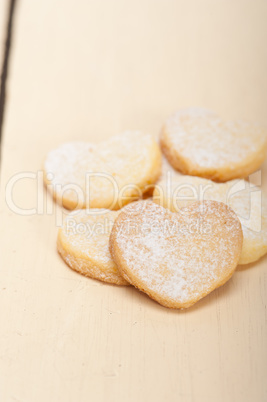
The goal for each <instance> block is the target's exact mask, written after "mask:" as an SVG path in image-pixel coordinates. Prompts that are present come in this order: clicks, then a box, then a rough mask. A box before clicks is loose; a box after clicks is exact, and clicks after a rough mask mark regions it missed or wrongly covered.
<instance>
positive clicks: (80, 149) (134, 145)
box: [45, 131, 161, 207]
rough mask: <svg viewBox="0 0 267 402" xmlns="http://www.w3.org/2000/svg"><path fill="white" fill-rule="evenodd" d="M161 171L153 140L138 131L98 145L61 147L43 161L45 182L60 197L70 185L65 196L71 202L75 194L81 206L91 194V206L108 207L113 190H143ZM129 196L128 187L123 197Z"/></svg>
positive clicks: (158, 152)
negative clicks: (81, 199)
mask: <svg viewBox="0 0 267 402" xmlns="http://www.w3.org/2000/svg"><path fill="white" fill-rule="evenodd" d="M160 169H161V166H160V151H159V149H158V147H157V144H156V142H155V140H154V139H153V137H152V136H151V135H149V134H144V133H142V132H140V131H127V132H125V133H123V134H122V135H119V136H115V137H112V138H111V139H109V140H107V141H105V142H101V143H99V144H91V143H87V142H70V143H66V144H62V145H61V146H60V147H58V148H57V149H54V150H52V151H51V152H50V153H49V154H48V156H47V159H46V161H45V172H46V175H47V176H48V177H47V182H48V183H51V184H52V186H53V188H54V190H55V191H56V192H58V193H59V195H60V194H61V192H63V190H62V187H64V186H70V188H65V189H64V196H65V197H67V198H69V199H70V200H71V201H73V202H74V201H75V200H76V199H77V192H78V193H79V194H81V195H82V196H83V197H84V200H83V203H85V202H86V197H87V196H88V193H89V191H90V206H91V207H108V204H110V203H111V201H110V200H113V199H114V197H116V191H118V190H120V189H121V188H122V187H124V186H126V185H133V186H140V189H141V190H142V187H143V186H145V185H146V184H150V180H151V181H152V182H154V181H155V180H157V178H158V176H159V174H160ZM88 175H90V176H88ZM50 176H52V177H50ZM87 180H90V187H89V186H88V182H87ZM132 193H133V190H132V189H131V188H130V187H129V188H128V189H126V190H125V192H124V194H123V196H124V197H127V196H128V195H131V194H132ZM141 195H142V193H141V194H140V195H139V196H141ZM83 207H84V206H83Z"/></svg>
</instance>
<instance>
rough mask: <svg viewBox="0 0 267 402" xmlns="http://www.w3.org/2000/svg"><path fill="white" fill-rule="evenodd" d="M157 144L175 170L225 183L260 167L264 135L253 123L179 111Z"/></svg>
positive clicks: (196, 111) (265, 147)
mask: <svg viewBox="0 0 267 402" xmlns="http://www.w3.org/2000/svg"><path fill="white" fill-rule="evenodd" d="M160 144H161V148H162V151H163V153H164V154H165V156H166V157H167V159H168V160H169V162H170V163H171V165H172V166H173V167H174V168H175V169H177V170H179V171H181V172H182V173H184V174H188V175H192V176H201V177H206V178H208V179H212V180H215V181H221V182H224V181H227V180H231V179H235V178H244V177H246V176H248V175H249V174H250V173H252V172H254V171H255V170H257V169H258V168H259V167H260V166H261V164H262V163H263V161H264V159H265V157H266V150H267V132H266V130H264V129H263V128H262V127H260V126H259V125H257V124H255V123H249V122H245V121H241V120H236V121H224V120H222V119H221V118H220V117H219V116H218V115H217V114H216V113H214V112H212V111H210V110H206V109H201V108H191V109H182V110H179V111H177V112H176V113H174V114H173V115H172V116H170V117H169V118H168V119H167V121H166V122H165V124H164V127H163V130H162V133H161V137H160Z"/></svg>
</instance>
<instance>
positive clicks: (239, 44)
mask: <svg viewBox="0 0 267 402" xmlns="http://www.w3.org/2000/svg"><path fill="white" fill-rule="evenodd" d="M0 1H1V8H0V10H1V9H3V2H4V0H0ZM1 20H2V16H1ZM266 20H267V2H266V0H262V1H261V0H254V1H252V0H242V1H241V0H231V1H230V0H228V1H227V0H217V1H212V0H187V1H185V0H135V1H132V0H129V1H125V0H124V1H123V0H102V1H96V0H80V1H74V0H40V1H35V0H20V1H18V4H17V9H16V18H15V21H14V26H13V30H14V31H13V35H14V37H13V46H12V49H11V58H10V68H9V77H8V83H7V89H8V97H7V103H6V110H5V124H4V130H3V141H2V163H1V192H0V194H1V205H0V222H1V229H0V241H1V268H0V311H1V313H0V319H1V324H0V400H1V402H9V401H15V402H18V401H19V402H36V401H38V402H47V401H52V402H54V401H56V402H57V401H60V402H61V401H64V402H68V401H71V402H72V401H74V402H77V401H79V402H83V401H94V402H95V401H96V402H104V401H116V402H126V401H127V402H128V401H129V402H136V401H171V402H174V401H175V402H176V401H185V402H187V401H188V402H189V401H190V402H195V401H197V402H198V401H201V402H202V401H203V402H209V401H217V402H221V401H233V402H239V401H240V402H241V401H242V402H251V401H257V402H258V401H266V400H267V383H266V376H267V346H266V341H267V325H266V323H267V317H266V292H267V258H266V257H265V258H263V259H261V261H259V262H257V263H255V264H251V265H249V266H245V267H238V269H237V272H236V274H235V275H234V276H233V278H232V279H231V280H230V281H229V282H228V283H227V284H226V285H225V286H223V287H222V288H220V289H218V290H216V291H214V292H213V293H212V294H210V295H209V296H207V297H206V298H204V299H203V300H202V301H200V302H199V303H197V304H196V305H195V306H194V307H193V308H191V309H189V310H185V311H172V310H168V309H166V308H164V307H161V306H160V305H158V304H157V303H155V302H153V301H152V300H150V299H148V298H147V297H146V296H145V295H143V294H141V293H139V292H138V291H136V290H135V289H133V288H126V287H116V286H111V285H105V284H102V283H100V282H97V281H94V280H91V279H88V278H85V277H82V276H80V275H79V274H77V273H75V272H73V271H72V270H70V269H69V268H68V267H67V266H66V265H65V264H64V262H63V261H62V260H61V259H60V257H59V256H58V254H57V251H56V235H57V225H58V224H59V223H60V216H61V212H62V211H61V210H60V209H58V208H55V205H54V204H53V203H52V201H51V199H50V197H49V196H47V194H46V192H45V191H44V192H43V194H42V190H43V186H42V182H41V180H39V183H38V177H39V179H41V173H39V175H37V174H36V172H38V171H40V170H41V168H42V163H43V160H44V158H45V155H46V153H47V151H48V150H49V149H51V148H53V147H55V146H57V145H58V144H59V143H61V142H64V141H70V140H89V141H99V140H100V139H104V138H108V137H110V136H112V135H114V134H117V133H120V132H121V131H123V130H124V129H127V128H140V129H142V130H145V131H148V132H151V133H152V134H153V135H155V136H157V135H158V133H159V131H160V127H161V125H162V123H163V121H164V119H165V117H166V116H167V115H168V114H169V113H170V112H172V111H173V110H175V109H177V108H179V107H187V106H191V105H199V106H204V107H210V108H212V109H214V110H216V111H218V112H219V113H220V114H221V115H222V116H225V117H230V118H232V117H241V118H248V119H253V120H258V121H260V122H261V123H264V124H267V113H266V106H267V74H266V71H267V46H266V37H267V25H266ZM1 31H2V28H1V25H0V35H2V32H1ZM0 39H1V36H0ZM1 43H2V42H1ZM25 172H26V177H28V178H25ZM19 173H22V174H24V176H23V175H21V176H15V175H18V174H19ZM27 175H28V176H27ZM23 177H24V178H23ZM12 178H14V179H13V181H10V180H11V179H12ZM266 178H267V165H266V164H265V166H264V168H263V169H262V176H261V180H262V182H267V180H266ZM258 179H259V176H258ZM12 184H13V193H12V198H11V197H10V191H11V190H10V189H11V187H12ZM266 184H267V183H264V185H266ZM6 186H8V187H6ZM6 190H8V194H7V198H6V197H5V191H6ZM38 194H39V199H38V200H39V202H38V208H37V201H38V200H37V195H38ZM42 197H44V199H45V202H44V206H43V208H42V202H41V201H42ZM36 208H37V209H38V210H36V211H34V209H36ZM31 209H33V210H31ZM51 209H53V211H51ZM26 210H28V212H27V211H26Z"/></svg>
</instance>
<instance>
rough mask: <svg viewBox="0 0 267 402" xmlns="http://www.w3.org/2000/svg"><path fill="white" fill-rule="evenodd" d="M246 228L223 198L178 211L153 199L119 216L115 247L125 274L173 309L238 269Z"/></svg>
mask: <svg viewBox="0 0 267 402" xmlns="http://www.w3.org/2000/svg"><path fill="white" fill-rule="evenodd" d="M241 249H242V229H241V224H240V222H239V220H238V218H237V216H236V215H235V213H234V212H233V211H232V210H231V209H230V208H229V207H227V206H226V205H225V204H223V203H218V202H215V201H204V202H203V203H198V202H196V203H193V204H191V205H189V206H188V207H185V208H183V209H182V210H181V212H180V213H179V214H178V213H172V212H170V211H169V210H167V209H165V208H163V207H160V206H158V205H156V204H155V203H153V202H149V201H147V202H137V203H135V204H131V205H129V206H127V207H126V208H125V209H124V210H123V211H122V212H121V213H120V215H119V216H118V218H117V219H116V221H115V223H114V226H113V229H112V232H111V236H110V250H111V254H112V257H113V259H114V261H115V262H116V264H117V266H118V269H119V271H120V272H121V274H122V276H123V277H124V278H125V279H126V280H127V281H129V282H130V283H131V284H132V285H134V286H135V287H137V288H138V289H140V290H141V291H143V292H145V293H147V294H148V295H149V296H150V297H151V298H152V299H155V300H156V301H157V302H159V303H160V304H162V305H163V306H166V307H170V308H187V307H190V306H192V305H193V304H194V303H196V302H197V301H198V300H200V299H201V298H202V297H204V296H206V295H207V294H208V293H210V292H211V291H212V290H214V289H216V288H217V287H219V286H221V285H223V284H224V283H225V282H226V281H227V280H228V279H230V277H231V276H232V274H233V273H234V270H235V268H236V265H237V263H238V260H239V257H240V253H241Z"/></svg>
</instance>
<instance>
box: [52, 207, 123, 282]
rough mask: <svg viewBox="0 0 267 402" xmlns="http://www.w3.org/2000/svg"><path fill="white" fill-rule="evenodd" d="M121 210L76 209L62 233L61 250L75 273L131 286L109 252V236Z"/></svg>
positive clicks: (60, 238) (66, 222)
mask: <svg viewBox="0 0 267 402" xmlns="http://www.w3.org/2000/svg"><path fill="white" fill-rule="evenodd" d="M118 214H119V212H118V211H109V212H107V211H106V210H101V209H95V210H90V211H88V210H86V209H82V210H76V211H73V212H71V213H70V214H69V215H67V217H66V218H65V220H64V223H63V226H62V228H60V229H59V231H58V239H57V247H58V251H59V253H60V255H61V256H62V258H63V260H64V261H65V262H66V263H67V264H68V265H69V266H70V267H71V268H72V269H74V270H75V271H77V272H79V273H80V274H83V275H85V276H89V277H91V278H94V279H99V280H100V281H103V282H108V283H114V284H116V285H129V283H128V282H127V281H125V279H124V278H123V277H122V276H121V275H120V273H119V272H118V269H117V266H116V264H115V263H114V262H113V260H112V258H111V255H110V252H109V235H110V231H111V229H112V226H113V223H114V220H115V218H116V217H117V216H118Z"/></svg>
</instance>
